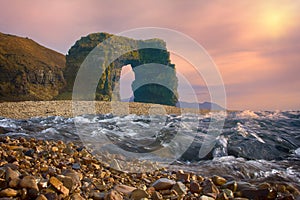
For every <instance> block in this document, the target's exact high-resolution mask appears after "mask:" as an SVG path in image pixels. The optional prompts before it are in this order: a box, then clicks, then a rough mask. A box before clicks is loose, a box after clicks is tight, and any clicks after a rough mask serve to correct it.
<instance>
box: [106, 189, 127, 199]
mask: <svg viewBox="0 0 300 200" xmlns="http://www.w3.org/2000/svg"><path fill="white" fill-rule="evenodd" d="M122 199H123V196H122V195H121V194H120V193H119V192H117V191H116V190H111V191H110V192H108V193H107V194H106V195H105V197H104V200H122Z"/></svg>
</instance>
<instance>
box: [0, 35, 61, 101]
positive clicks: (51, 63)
mask: <svg viewBox="0 0 300 200" xmlns="http://www.w3.org/2000/svg"><path fill="white" fill-rule="evenodd" d="M64 68H65V56H64V55H62V54H60V53H57V52H55V51H53V50H50V49H47V48H45V47H43V46H41V45H39V44H38V43H36V42H34V41H33V40H31V39H27V38H22V37H17V36H13V35H8V34H3V33H0V101H22V100H51V99H53V98H54V97H55V96H57V95H58V94H59V91H60V89H61V88H62V87H64V85H65V80H64V77H63V70H64Z"/></svg>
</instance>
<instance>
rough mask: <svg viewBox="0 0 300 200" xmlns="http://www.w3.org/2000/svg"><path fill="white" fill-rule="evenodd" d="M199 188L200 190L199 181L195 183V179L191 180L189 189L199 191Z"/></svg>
mask: <svg viewBox="0 0 300 200" xmlns="http://www.w3.org/2000/svg"><path fill="white" fill-rule="evenodd" d="M201 190H202V188H201V187H200V185H199V183H197V182H195V181H193V182H191V184H190V191H191V192H192V193H200V192H201Z"/></svg>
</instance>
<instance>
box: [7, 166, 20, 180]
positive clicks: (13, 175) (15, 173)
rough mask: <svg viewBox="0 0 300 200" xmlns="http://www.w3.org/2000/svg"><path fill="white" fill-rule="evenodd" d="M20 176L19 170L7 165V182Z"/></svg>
mask: <svg viewBox="0 0 300 200" xmlns="http://www.w3.org/2000/svg"><path fill="white" fill-rule="evenodd" d="M19 176H20V173H19V172H18V171H16V170H12V169H11V168H10V167H6V170H5V180H6V181H7V182H9V181H10V180H12V179H17V178H19Z"/></svg>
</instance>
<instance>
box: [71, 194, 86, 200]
mask: <svg viewBox="0 0 300 200" xmlns="http://www.w3.org/2000/svg"><path fill="white" fill-rule="evenodd" d="M70 200H84V198H83V197H82V196H81V195H80V194H79V193H75V194H72V195H71V197H70Z"/></svg>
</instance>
